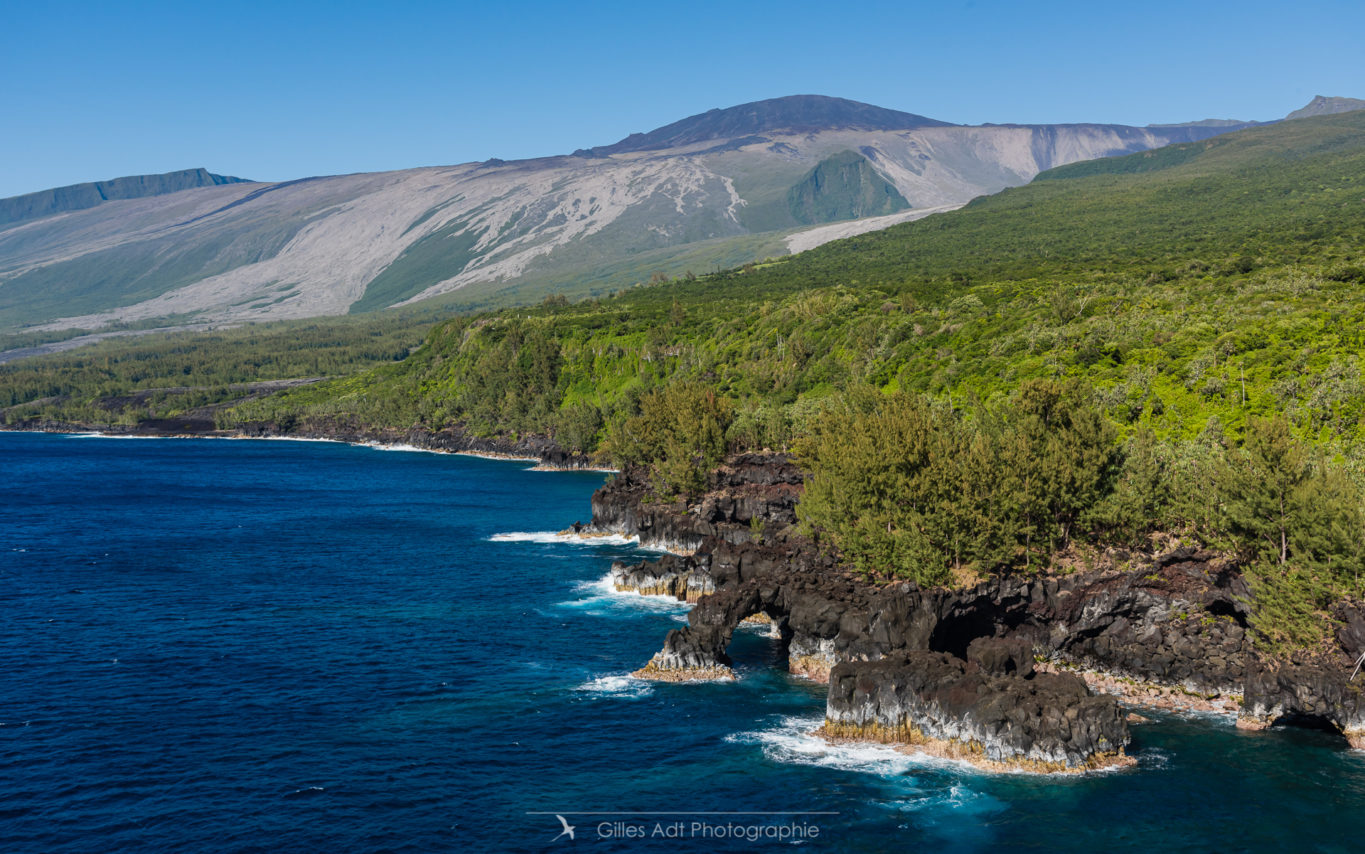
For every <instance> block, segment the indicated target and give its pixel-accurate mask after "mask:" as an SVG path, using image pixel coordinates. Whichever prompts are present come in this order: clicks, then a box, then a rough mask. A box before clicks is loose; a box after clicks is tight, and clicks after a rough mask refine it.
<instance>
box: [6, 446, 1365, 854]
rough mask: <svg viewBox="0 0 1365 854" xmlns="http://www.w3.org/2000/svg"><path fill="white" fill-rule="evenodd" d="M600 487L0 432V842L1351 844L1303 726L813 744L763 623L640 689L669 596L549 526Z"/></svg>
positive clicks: (1334, 778)
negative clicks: (679, 674)
mask: <svg viewBox="0 0 1365 854" xmlns="http://www.w3.org/2000/svg"><path fill="white" fill-rule="evenodd" d="M602 478H603V475H600V474H590V473H562V472H554V473H547V472H536V471H530V470H529V469H528V466H527V465H526V464H523V463H512V462H502V461H489V460H482V459H473V458H468V457H455V456H443V455H436V454H427V453H418V452H386V451H380V450H376V449H370V448H356V447H347V446H342V445H336V444H323V443H300V442H263V441H212V440H115V439H102V438H88V437H87V438H82V437H70V436H47V435H27V434H3V433H0V852H60V851H98V852H108V851H261V850H275V851H291V852H294V851H305V852H306V851H500V850H529V851H547V850H570V849H571V848H573V847H576V846H583V847H588V848H590V849H591V850H594V851H635V850H654V851H677V850H708V851H730V850H735V851H739V850H754V849H775V848H780V847H785V846H786V845H789V844H791V843H790V842H787V843H782V842H775V841H770V840H768V839H766V838H764V837H760V838H759V839H757V840H756V841H752V840H748V839H743V838H738V839H737V838H734V837H733V836H731V837H730V838H717V836H718V835H719V834H723V833H725V832H726V828H727V827H730V826H733V827H734V828H738V830H739V832H744V833H775V832H776V828H778V827H783V826H796V827H798V828H804V829H806V831H807V833H809V828H812V827H815V828H818V830H819V835H818V836H817V837H815V838H813V839H812V838H809V837H808V838H807V839H806V840H805V841H804V842H802V843H801V845H800V847H801V848H802V849H803V850H835V851H897V852H905V851H931V850H933V851H953V852H956V851H997V850H1025V851H1078V852H1080V851H1084V852H1095V851H1168V850H1188V851H1211V850H1218V851H1243V850H1245V851H1276V852H1279V851H1340V852H1358V851H1360V850H1361V845H1362V841H1361V840H1362V839H1365V832H1363V831H1362V827H1361V822H1362V821H1365V754H1362V753H1353V752H1351V751H1348V750H1346V749H1345V748H1344V742H1342V741H1341V740H1340V739H1337V738H1334V737H1331V736H1329V735H1326V734H1321V733H1314V732H1304V731H1293V730H1284V731H1279V730H1276V731H1271V732H1269V733H1256V734H1247V733H1240V732H1237V731H1236V730H1234V729H1233V727H1232V726H1231V723H1230V722H1229V721H1227V720H1225V719H1219V718H1215V717H1177V716H1164V717H1160V718H1158V719H1157V720H1156V721H1155V722H1154V723H1152V724H1148V725H1142V726H1139V727H1136V728H1135V738H1136V742H1135V744H1134V747H1133V751H1132V752H1133V753H1134V754H1135V755H1136V756H1137V757H1138V759H1139V765H1138V767H1137V768H1135V769H1131V770H1126V771H1121V772H1111V773H1106V774H1099V775H1094V776H1087V777H1078V778H1067V779H1059V778H1039V777H1033V776H1027V775H992V774H985V773H980V772H977V771H974V770H971V769H969V768H966V767H963V766H960V765H957V764H954V763H948V762H942V761H935V760H917V759H914V758H911V757H907V756H904V755H901V754H898V753H895V752H893V751H891V750H889V749H885V748H881V747H871V746H869V747H865V748H830V747H827V746H825V745H823V744H822V743H821V742H819V741H817V740H816V739H814V738H812V737H810V736H808V735H807V734H806V733H807V732H808V731H809V730H810V729H811V728H812V727H814V726H815V725H817V724H818V722H819V720H820V718H821V715H822V712H823V690H822V689H821V688H819V687H817V686H813V685H811V684H810V683H808V682H804V681H801V680H798V679H793V678H791V677H789V676H788V675H787V674H786V673H785V672H784V670H783V659H782V655H781V651H780V649H779V648H778V646H777V643H776V641H774V640H772V639H770V638H768V637H766V636H765V635H764V634H763V633H762V632H760V631H757V630H755V631H749V630H744V631H742V632H741V633H740V634H739V636H738V637H737V639H736V641H735V642H734V644H733V646H732V649H731V653H732V655H733V656H734V657H735V658H736V661H737V664H738V671H739V674H740V676H741V679H740V680H739V681H738V682H737V683H731V684H703V685H652V684H646V683H641V682H637V681H634V680H632V679H630V678H629V677H628V676H627V674H628V673H629V672H630V671H631V670H633V669H635V668H637V667H639V666H640V665H642V664H644V663H645V662H646V661H647V660H648V659H649V657H650V655H651V654H653V653H654V652H655V651H656V650H657V649H658V648H659V646H660V643H661V641H662V639H663V636H664V634H665V633H666V632H667V631H668V629H669V628H671V627H674V626H677V625H679V623H680V621H681V620H682V619H683V617H684V614H685V609H684V607H682V606H680V605H677V604H673V603H668V602H665V601H661V600H657V599H646V598H643V597H634V596H620V595H616V594H613V593H610V592H608V590H607V589H606V588H605V586H604V585H603V584H602V583H601V581H602V579H603V577H604V576H605V574H606V572H607V569H608V567H609V565H610V563H611V561H612V560H613V559H614V558H621V557H630V556H635V555H639V554H642V552H640V551H638V550H637V549H635V548H634V547H633V546H632V545H630V544H628V543H609V542H608V543H600V542H599V543H595V544H591V545H586V544H582V543H573V542H566V541H564V540H562V539H559V538H556V537H554V536H553V535H552V533H551V532H554V531H557V530H559V529H562V528H564V527H566V526H567V525H569V524H571V523H572V522H574V521H576V520H582V521H587V518H588V516H589V508H588V498H589V495H590V494H591V492H592V490H593V489H594V488H596V487H597V486H598V485H599V484H600V483H601V482H602ZM500 535H501V536H500ZM632 811H633V814H630V815H614V816H613V815H592V814H589V813H608V812H632ZM802 811H804V812H806V813H807V814H805V815H797V814H795V813H798V812H802ZM647 812H669V813H682V814H681V815H669V816H648V815H645V814H644V813H647ZM778 812H786V813H788V814H787V815H704V813H778ZM571 813H572V814H571ZM815 813H833V814H824V815H816V814H815ZM555 814H560V815H564V816H565V818H566V820H567V821H569V822H570V823H571V824H572V825H573V826H574V827H575V828H576V832H575V836H576V838H575V839H574V840H573V841H570V840H568V839H567V838H561V839H558V840H556V839H555V837H556V835H557V834H558V833H559V832H560V830H561V826H560V823H559V820H558V819H557V818H556V817H555ZM676 822H682V825H681V828H682V833H683V838H681V839H676V838H675V839H669V838H653V839H651V838H649V837H648V836H647V837H646V838H645V839H643V840H640V839H630V838H625V837H624V836H623V833H626V832H630V831H628V830H626V828H639V829H640V831H641V832H644V833H646V834H652V833H654V832H655V829H656V826H657V828H658V830H659V831H660V832H668V831H670V830H672V829H674V828H676V827H678V825H677V824H676ZM765 828H771V830H767V829H765ZM729 832H730V833H734V832H736V831H734V830H731V831H729ZM694 834H696V835H694Z"/></svg>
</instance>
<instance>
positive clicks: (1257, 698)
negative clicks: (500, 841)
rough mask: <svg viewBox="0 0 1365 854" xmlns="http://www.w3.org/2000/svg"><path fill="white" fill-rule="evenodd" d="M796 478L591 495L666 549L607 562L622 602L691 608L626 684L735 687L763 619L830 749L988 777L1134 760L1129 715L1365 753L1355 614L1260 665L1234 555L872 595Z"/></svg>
mask: <svg viewBox="0 0 1365 854" xmlns="http://www.w3.org/2000/svg"><path fill="white" fill-rule="evenodd" d="M801 489H802V472H801V471H800V469H798V468H797V467H796V466H795V465H794V464H793V463H792V461H791V459H790V458H788V457H786V456H783V455H759V454H745V455H739V456H734V457H731V458H730V459H729V460H728V461H727V463H726V464H725V465H723V466H721V467H720V468H718V469H717V470H715V471H714V472H712V473H711V475H710V482H709V487H708V491H707V492H706V493H705V494H704V495H703V496H702V497H701V499H700V500H699V501H695V502H692V503H690V504H689V503H688V502H686V501H682V500H679V501H677V502H674V503H657V502H655V501H652V500H651V499H650V497H649V496H650V491H649V489H648V486H647V484H646V483H645V481H644V478H643V475H642V473H640V472H634V471H628V472H625V473H623V474H622V475H620V476H618V477H617V478H615V479H614V480H613V481H612V482H610V483H608V484H607V485H606V486H604V487H603V488H602V489H601V490H599V491H598V492H597V493H596V494H595V495H594V496H593V501H592V507H593V525H592V527H593V528H594V529H595V530H598V531H612V532H618V533H624V534H628V535H634V536H638V537H639V538H640V540H641V542H642V543H645V544H652V545H659V546H664V547H667V548H669V549H670V550H671V551H672V552H674V553H672V554H668V555H665V556H663V557H662V558H660V559H658V560H655V561H645V562H641V563H638V564H635V565H625V564H620V563H618V564H616V565H614V566H613V567H612V580H613V583H614V585H615V586H616V588H617V589H618V590H621V591H635V592H639V593H646V594H662V595H669V596H674V597H676V598H678V599H680V600H683V601H687V602H694V603H695V606H694V607H693V609H692V611H691V612H690V614H689V615H688V624H687V626H686V627H685V628H682V629H677V630H674V631H671V632H669V634H668V636H667V637H666V638H665V639H664V643H663V648H662V649H661V650H660V651H659V652H658V653H657V654H656V655H655V656H654V657H653V659H652V660H651V661H649V662H648V664H646V665H645V666H644V667H643V668H642V669H641V670H640V671H638V673H637V675H638V676H640V677H642V678H648V679H657V680H666V681H692V680H717V679H722V680H723V679H731V678H734V673H733V670H732V669H731V661H730V659H729V657H728V656H727V654H726V649H727V647H728V646H729V643H730V639H731V637H732V635H733V633H734V631H735V629H736V627H737V626H738V625H739V624H740V623H741V622H742V621H745V620H760V621H764V622H769V623H771V624H772V626H773V630H774V632H775V633H776V635H777V636H779V637H780V638H781V642H782V644H783V646H784V647H785V650H786V654H787V659H788V662H789V667H790V670H791V672H792V673H794V674H799V675H803V676H806V677H808V678H812V679H816V680H819V681H822V682H826V683H827V684H828V686H829V694H828V699H827V705H826V721H825V725H824V727H823V728H822V734H823V735H824V736H826V737H827V738H830V739H860V740H875V741H880V742H886V743H892V744H904V745H907V746H908V747H910V746H913V747H914V748H916V749H924V750H929V751H931V752H936V753H938V754H940V755H945V756H951V757H955V758H961V759H966V760H968V761H971V762H974V763H975V764H978V765H981V766H984V767H992V768H1004V767H1011V768H1023V769H1026V770H1036V771H1077V770H1085V769H1088V768H1096V767H1101V766H1105V765H1113V764H1125V762H1126V761H1129V760H1127V759H1126V757H1125V756H1124V753H1123V749H1124V747H1125V746H1126V745H1127V744H1128V743H1129V739H1130V734H1129V728H1128V727H1129V722H1130V720H1139V719H1140V718H1138V717H1134V716H1132V715H1130V714H1129V709H1130V708H1144V707H1145V708H1151V707H1158V708H1179V709H1204V710H1211V711H1222V712H1225V713H1229V714H1235V715H1236V717H1237V724H1238V726H1239V727H1243V728H1247V729H1262V728H1265V727H1268V726H1271V725H1274V724H1282V723H1283V724H1307V725H1314V726H1322V727H1326V728H1329V729H1333V730H1335V731H1337V732H1339V733H1341V734H1342V735H1344V736H1345V737H1346V738H1347V739H1348V740H1349V741H1350V744H1351V745H1352V746H1354V747H1365V703H1362V700H1361V694H1360V686H1359V685H1358V684H1352V682H1351V680H1350V677H1351V673H1352V668H1353V665H1354V662H1355V660H1356V659H1357V658H1358V657H1359V656H1360V655H1361V653H1362V651H1365V608H1362V607H1361V606H1360V605H1359V604H1355V603H1348V602H1341V603H1338V604H1337V606H1336V609H1335V612H1334V614H1333V616H1334V617H1335V618H1336V619H1337V620H1339V621H1340V624H1341V628H1340V629H1339V630H1338V632H1337V634H1336V646H1335V648H1333V649H1331V650H1327V651H1320V652H1318V653H1316V654H1312V655H1310V654H1307V653H1304V654H1302V655H1300V656H1297V657H1293V658H1285V659H1281V658H1271V657H1267V656H1265V655H1263V654H1262V653H1261V652H1259V651H1258V650H1257V649H1256V648H1255V647H1254V646H1253V645H1252V643H1251V636H1250V632H1249V629H1248V617H1249V615H1250V613H1251V610H1250V609H1251V607H1253V604H1254V603H1253V600H1252V593H1251V591H1250V589H1249V587H1248V585H1247V583H1246V581H1245V579H1244V577H1243V575H1242V572H1241V570H1240V567H1239V566H1238V565H1237V563H1236V562H1235V560H1234V559H1232V558H1231V557H1230V556H1227V555H1221V554H1215V553H1212V552H1208V551H1201V550H1197V549H1195V548H1190V547H1176V548H1170V549H1168V550H1167V551H1165V552H1164V553H1157V554H1149V555H1138V554H1126V555H1110V556H1109V557H1108V559H1106V560H1101V561H1099V562H1098V564H1097V565H1095V566H1092V567H1090V568H1086V569H1081V570H1076V571H1072V572H1069V573H1066V574H1059V573H1051V574H1047V573H1045V574H1040V575H1028V576H1020V575H1016V576H1006V577H999V578H993V579H991V580H989V581H984V582H982V583H979V584H977V585H975V586H972V587H969V588H966V589H945V588H932V589H922V588H919V587H916V586H915V585H913V584H910V583H908V582H899V583H889V584H874V583H870V582H867V581H865V580H862V579H860V578H858V577H857V576H855V575H854V574H852V573H851V572H849V571H848V570H846V569H845V568H842V567H840V566H839V565H838V563H837V562H836V561H835V560H834V559H833V558H832V557H830V556H829V555H828V554H827V553H825V552H823V551H822V550H820V549H819V548H818V547H817V546H816V545H815V544H814V543H812V542H810V541H809V540H808V539H806V538H804V537H802V536H801V535H800V534H799V533H798V532H797V531H796V529H795V522H796V514H795V506H796V501H797V500H798V498H799V497H800V494H801Z"/></svg>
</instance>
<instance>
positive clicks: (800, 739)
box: [725, 717, 924, 778]
mask: <svg viewBox="0 0 1365 854" xmlns="http://www.w3.org/2000/svg"><path fill="white" fill-rule="evenodd" d="M823 723H824V719H823V718H818V717H784V718H782V719H781V721H780V722H779V723H778V724H777V725H776V726H774V727H771V728H769V729H763V730H758V731H755V732H741V733H735V734H733V735H729V736H726V738H725V740H726V741H729V742H733V743H736V744H758V745H761V746H762V748H763V755H764V756H766V757H768V758H769V759H771V760H773V761H774V762H786V763H790V764H794V765H815V766H817V767H820V768H837V769H840V770H843V771H862V772H865V773H868V774H876V775H877V776H879V777H887V778H891V777H903V776H905V775H906V774H908V773H909V772H910V771H911V770H912V769H914V768H916V767H922V766H923V764H924V763H923V762H920V761H919V757H917V756H911V755H909V754H906V753H902V752H901V751H899V750H896V749H895V748H893V747H889V746H887V745H884V744H871V743H869V744H830V743H829V742H828V741H825V740H824V739H823V738H821V737H819V736H817V735H812V734H811V733H812V732H813V731H814V730H816V729H818V728H819V727H820V725H821V724H823Z"/></svg>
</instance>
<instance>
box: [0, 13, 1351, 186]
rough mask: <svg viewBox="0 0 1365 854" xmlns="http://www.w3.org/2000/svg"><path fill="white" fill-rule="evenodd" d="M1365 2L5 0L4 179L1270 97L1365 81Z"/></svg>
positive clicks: (1069, 113) (308, 171) (1077, 116)
mask: <svg viewBox="0 0 1365 854" xmlns="http://www.w3.org/2000/svg"><path fill="white" fill-rule="evenodd" d="M1362 32H1365V3H1362V2H1360V0H1351V2H1337V0H1305V2H1300V3H1298V4H1289V3H1285V2H1275V3H1268V2H1259V0H1243V2H1210V3H1200V2H1195V0H1186V2H1167V0H1148V2H1144V3H1139V4H1116V3H1097V2H1096V3H1074V2H1046V0H1034V2H1000V1H999V0H968V2H961V0H938V2H927V3H924V2H907V0H902V2H896V3H881V2H856V3H843V4H840V3H828V2H826V3H807V2H802V0H790V2H782V3H743V2H739V0H731V2H724V3H714V2H709V0H701V2H693V3H690V4H653V3H648V2H634V3H593V2H588V0H579V2H574V3H548V2H520V3H518V2H503V3H482V4H472V3H461V2H447V3H429V2H403V0H394V2H390V3H387V4H384V5H383V6H381V5H380V4H377V3H361V2H345V0H334V2H329V3H311V2H310V3H303V2H299V3H290V2H287V0H281V2H276V3H256V2H250V0H243V2H234V3H210V2H200V3H186V2H182V3H152V2H142V3H139V2H125V3H113V2H106V3H72V2H60V0H46V2H37V3H27V4H20V3H17V2H16V3H9V4H7V8H6V11H5V13H4V16H3V25H0V80H3V81H4V83H3V84H0V86H2V88H0V109H3V115H4V117H5V122H4V132H3V133H0V164H3V168H0V196H9V195H15V194H18V193H25V192H31V191H34V190H39V189H44V188H47V187H54V186H60V185H64V184H71V183H76V182H80V181H89V180H97V179H102V178H113V177H116V176H119V175H130V174H139V173H146V172H165V171H169V170H172V169H183V168H188V167H194V166H203V167H206V168H208V169H209V170H211V171H215V172H220V173H226V174H232V175H240V176H243V177H248V178H255V179H259V180H284V179H289V178H299V177H305V176H308V175H319V174H335V173H341V172H360V171H375V170H383V169H401V168H406V167H411V166H426V165H435V164H448V163H461V162H465V161H469V160H483V159H486V158H489V157H502V158H505V159H513V158H520V157H534V156H539V155H548V154H560V153H567V152H569V151H572V150H573V149H575V148H580V147H586V146H592V145H601V144H607V143H611V142H614V141H616V140H617V139H619V138H621V137H623V136H625V135H626V134H628V133H631V132H632V131H646V130H650V129H652V128H654V127H657V126H659V125H663V124H667V123H669V122H671V121H674V120H676V119H679V118H683V117H685V116H688V115H692V114H695V113H698V112H702V111H704V110H707V109H710V108H712V107H725V106H731V105H733V104H738V103H743V102H745V101H752V100H758V99H760V98H770V97H777V96H780V95H789V94H806V93H813V94H823V95H836V96H840V97H845V98H853V99H856V100H860V101H867V102H870V103H874V104H878V105H880V106H884V107H890V108H894V109H900V110H906V111H909V112H914V113H920V114H923V115H927V116H932V117H934V118H937V119H943V120H946V121H952V122H961V123H970V124H976V123H982V122H1078V121H1090V122H1116V123H1123V124H1147V123H1151V122H1175V121H1184V120H1193V119H1201V118H1209V117H1215V118H1241V119H1262V120H1264V119H1272V118H1278V117H1280V116H1283V115H1284V114H1285V113H1287V112H1289V111H1290V110H1293V109H1296V108H1298V107H1300V106H1302V105H1303V104H1305V103H1306V102H1307V101H1308V100H1309V99H1310V98H1311V97H1312V96H1313V95H1315V94H1325V95H1345V96H1351V97H1362V98H1365V53H1363V52H1362V50H1361V47H1360V41H1359V37H1360V33H1362Z"/></svg>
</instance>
